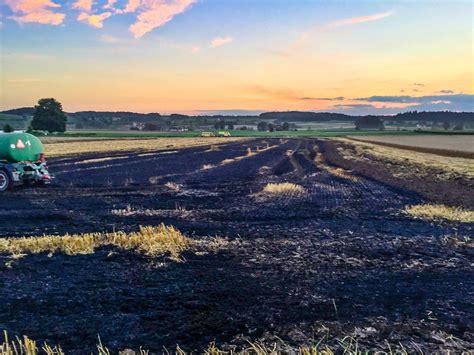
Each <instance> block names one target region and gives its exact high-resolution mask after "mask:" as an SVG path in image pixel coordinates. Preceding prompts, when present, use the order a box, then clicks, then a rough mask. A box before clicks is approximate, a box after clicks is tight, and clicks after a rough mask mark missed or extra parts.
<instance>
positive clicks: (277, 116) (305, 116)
mask: <svg viewBox="0 0 474 355" xmlns="http://www.w3.org/2000/svg"><path fill="white" fill-rule="evenodd" d="M259 117H260V118H261V119H262V120H278V121H281V122H328V121H349V122H351V121H355V119H356V116H349V115H345V114H342V113H331V112H302V111H287V112H264V113H262V114H260V116H259Z"/></svg>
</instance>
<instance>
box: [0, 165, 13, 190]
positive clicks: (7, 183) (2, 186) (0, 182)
mask: <svg viewBox="0 0 474 355" xmlns="http://www.w3.org/2000/svg"><path fill="white" fill-rule="evenodd" d="M12 186H13V181H12V178H11V177H10V174H9V173H8V172H7V171H6V170H0V193H1V192H5V191H7V190H9V189H11V187H12Z"/></svg>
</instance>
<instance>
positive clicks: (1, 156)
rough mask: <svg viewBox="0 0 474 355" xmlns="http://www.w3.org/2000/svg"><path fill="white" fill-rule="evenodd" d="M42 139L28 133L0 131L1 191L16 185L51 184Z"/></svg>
mask: <svg viewBox="0 0 474 355" xmlns="http://www.w3.org/2000/svg"><path fill="white" fill-rule="evenodd" d="M51 179H52V177H51V175H50V174H49V172H48V168H47V166H46V161H45V157H44V149H43V144H42V143H41V141H40V140H39V139H38V138H37V137H35V136H33V135H31V134H28V133H18V132H14V133H0V193H2V192H5V191H7V190H8V189H10V188H12V187H13V186H15V185H21V184H25V185H33V184H49V183H50V182H51Z"/></svg>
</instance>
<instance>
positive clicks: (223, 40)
mask: <svg viewBox="0 0 474 355" xmlns="http://www.w3.org/2000/svg"><path fill="white" fill-rule="evenodd" d="M233 40H234V39H233V38H232V37H229V36H227V37H216V38H214V39H213V40H212V41H211V47H212V48H217V47H220V46H223V45H224V44H228V43H231V42H232V41H233Z"/></svg>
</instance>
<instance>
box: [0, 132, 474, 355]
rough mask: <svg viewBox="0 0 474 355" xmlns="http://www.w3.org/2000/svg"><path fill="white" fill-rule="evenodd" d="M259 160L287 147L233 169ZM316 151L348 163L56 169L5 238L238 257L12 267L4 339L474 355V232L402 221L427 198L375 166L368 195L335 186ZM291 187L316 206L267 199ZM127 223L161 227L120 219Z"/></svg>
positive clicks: (219, 155)
mask: <svg viewBox="0 0 474 355" xmlns="http://www.w3.org/2000/svg"><path fill="white" fill-rule="evenodd" d="M337 144H339V143H337ZM257 146H258V147H266V146H275V147H274V148H272V149H267V150H265V151H262V152H260V153H258V154H256V155H253V156H249V157H246V158H243V159H239V160H234V161H231V162H228V163H227V164H223V165H219V164H220V163H221V162H222V161H223V160H226V159H234V158H236V157H242V156H245V155H246V152H247V148H249V147H250V148H252V150H253V151H255V150H256V147H257ZM315 147H317V148H318V149H319V151H321V152H322V154H323V156H324V158H325V159H326V160H327V161H328V162H329V163H332V164H338V163H344V164H349V163H348V162H346V161H343V160H341V159H340V158H339V157H338V156H337V150H336V149H335V143H331V142H328V141H322V140H310V139H307V140H300V139H294V140H265V141H264V140H254V141H251V142H246V143H244V144H242V143H230V144H226V145H223V146H221V147H220V149H219V150H208V149H207V148H205V147H203V148H192V149H181V150H179V151H171V152H169V153H166V152H156V153H150V154H146V155H144V154H138V153H136V152H135V153H134V152H126V153H124V152H120V153H117V154H116V155H115V159H113V160H104V161H100V159H101V158H109V157H111V156H113V155H111V154H107V155H105V154H88V155H81V156H77V157H69V158H63V159H55V160H52V161H51V162H50V168H51V171H52V173H54V174H55V175H56V181H55V183H54V185H53V186H50V187H47V188H40V189H18V190H15V191H13V192H9V193H7V194H5V195H2V196H1V197H0V235H1V236H23V235H41V234H43V233H47V234H58V235H61V234H65V233H80V232H96V231H112V230H124V231H132V230H136V229H137V228H138V226H139V225H158V224H160V223H166V224H172V225H174V226H176V227H177V228H179V229H180V230H181V231H182V232H184V233H186V234H187V235H188V236H189V237H191V238H193V239H195V240H196V241H197V242H199V243H202V245H204V246H205V245H207V244H209V245H210V240H209V238H208V237H209V236H220V237H222V238H225V241H226V242H222V243H221V245H220V247H217V248H214V249H215V250H211V248H210V249H209V250H208V251H207V252H206V248H205V247H204V249H202V250H201V251H200V252H196V251H195V250H191V251H189V252H187V253H185V254H184V257H185V259H186V261H185V262H184V263H175V262H171V261H169V260H167V259H166V258H164V259H149V258H146V257H143V256H139V255H136V254H134V253H128V252H116V251H113V250H110V249H107V248H104V249H101V250H98V251H97V252H96V253H94V254H91V255H80V256H66V255H54V256H48V255H35V256H26V257H24V258H21V259H19V260H17V261H15V262H14V263H13V264H12V265H11V266H10V267H9V266H7V265H5V264H6V263H8V262H9V261H11V259H9V258H8V257H7V256H5V255H4V256H0V300H1V302H0V329H5V330H7V331H8V332H9V333H10V335H11V336H13V335H17V334H19V335H21V334H27V335H29V336H30V337H32V338H34V339H37V340H39V341H43V340H47V341H48V342H50V343H52V344H61V346H62V347H63V349H64V350H66V351H68V352H70V353H77V354H83V353H87V352H90V351H92V350H94V349H95V344H96V343H97V336H98V335H100V338H101V340H102V342H103V343H104V344H105V345H107V346H109V347H110V348H112V349H114V350H118V349H124V348H133V349H138V348H139V347H140V346H142V347H143V348H145V349H150V350H151V351H152V352H158V353H161V352H163V347H167V348H169V349H173V348H174V347H175V346H176V344H179V345H180V346H181V347H182V348H183V349H184V350H195V351H201V350H202V349H204V348H205V347H206V346H207V345H208V344H209V343H210V342H212V341H216V343H217V344H218V345H220V346H221V347H223V348H230V347H232V346H234V345H236V346H244V347H245V346H247V345H248V343H247V340H250V341H255V340H260V341H262V342H264V343H266V344H271V343H273V342H277V343H278V344H279V346H280V348H282V349H284V350H291V349H292V348H293V347H296V346H298V345H303V344H306V345H310V344H314V343H317V342H318V341H320V340H321V339H322V340H323V343H327V344H330V345H332V346H334V347H336V348H337V347H338V346H339V345H338V344H339V343H338V342H337V339H340V338H342V337H343V336H346V335H350V336H354V337H355V338H356V339H358V341H359V346H360V347H362V348H366V349H385V350H388V347H387V342H389V343H391V344H392V349H395V348H397V347H399V348H400V347H401V345H400V344H402V345H403V347H404V348H405V349H407V350H408V351H410V352H414V351H417V350H418V349H420V350H423V351H424V352H428V353H432V352H434V351H440V350H452V351H458V352H459V351H461V350H473V349H474V319H473V309H474V308H473V306H474V305H473V303H474V301H473V300H474V271H473V268H472V264H473V261H474V250H473V248H472V245H469V243H466V242H463V241H465V239H464V237H467V236H472V232H473V230H472V227H473V226H472V224H461V223H448V222H436V223H435V222H426V221H422V220H416V219H412V218H410V217H408V216H406V215H405V214H403V213H402V212H401V210H402V209H403V207H404V206H405V205H408V204H417V203H423V202H425V201H426V199H425V198H424V197H422V196H421V194H420V191H421V190H420V191H416V190H417V189H409V188H406V187H403V186H400V185H398V184H394V183H393V181H392V180H390V179H385V177H386V175H383V174H382V173H380V174H379V175H374V174H372V173H368V172H369V170H370V169H368V167H366V166H363V167H359V169H356V168H358V167H357V166H356V165H353V166H352V165H351V166H350V168H351V170H354V171H355V172H356V174H357V175H358V177H359V178H360V179H359V181H357V182H354V181H352V180H347V179H344V178H341V177H335V176H333V175H331V174H330V173H329V172H328V171H327V170H325V169H321V167H320V166H318V163H315V161H314V158H315V153H314V152H315ZM90 159H98V160H95V161H94V160H93V161H92V162H89V163H88V162H87V160H90ZM84 161H85V162H84ZM81 162H82V163H81ZM76 163H80V164H76ZM205 164H212V165H214V166H216V167H214V168H210V169H205V170H202V169H201V168H202V166H203V165H205ZM354 164H356V163H354ZM377 164H378V165H376V167H377V169H380V171H383V169H384V167H383V165H382V164H379V163H377ZM340 165H342V164H340ZM358 172H360V173H359V174H358ZM387 176H388V174H387ZM284 181H288V182H292V183H296V184H299V185H301V186H303V187H304V188H305V189H306V190H307V195H305V196H303V197H298V198H292V197H291V196H289V197H288V196H287V197H284V198H276V199H271V198H270V199H265V198H259V196H258V193H259V192H260V191H262V189H263V187H264V186H265V185H266V184H267V183H269V182H284ZM166 182H173V183H176V184H178V185H179V186H180V188H179V189H178V191H173V190H172V189H170V188H167V187H165V186H164V185H165V183H166ZM415 185H416V186H420V185H421V183H415ZM453 186H456V185H453ZM414 190H415V191H414ZM120 209H126V210H127V209H128V210H132V211H144V210H149V211H152V212H153V213H148V214H147V215H146V214H140V213H138V214H137V213H135V214H133V215H131V216H127V217H124V216H120V215H117V214H114V213H112V210H120ZM280 339H281V340H280ZM283 342H284V343H283Z"/></svg>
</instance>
